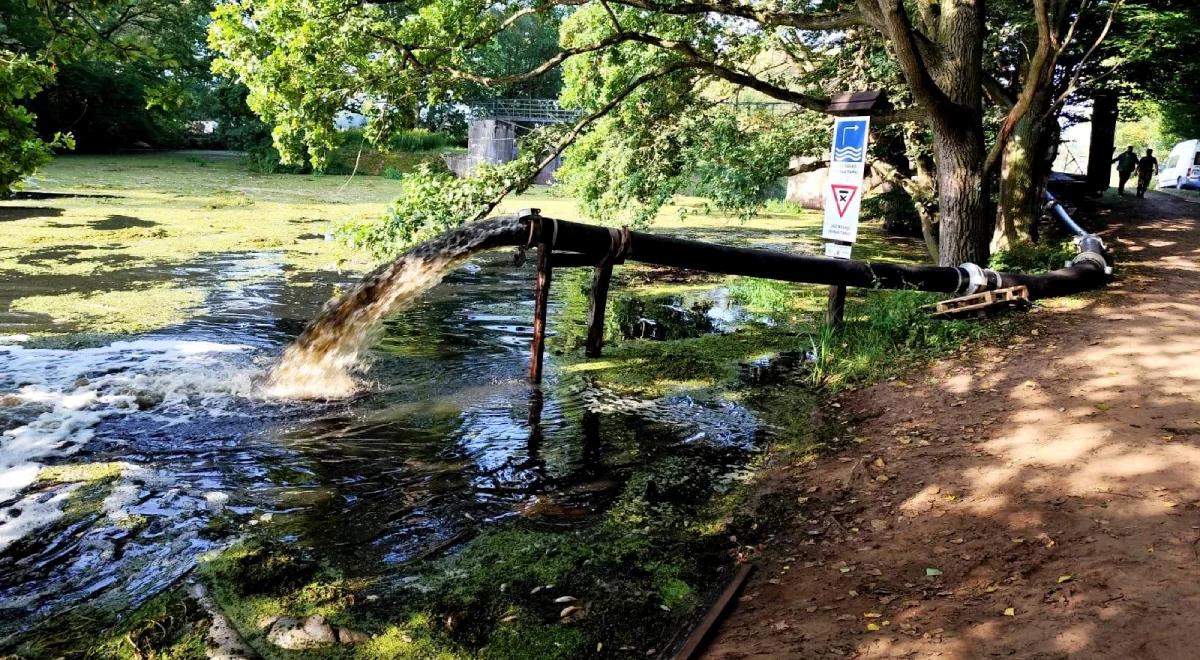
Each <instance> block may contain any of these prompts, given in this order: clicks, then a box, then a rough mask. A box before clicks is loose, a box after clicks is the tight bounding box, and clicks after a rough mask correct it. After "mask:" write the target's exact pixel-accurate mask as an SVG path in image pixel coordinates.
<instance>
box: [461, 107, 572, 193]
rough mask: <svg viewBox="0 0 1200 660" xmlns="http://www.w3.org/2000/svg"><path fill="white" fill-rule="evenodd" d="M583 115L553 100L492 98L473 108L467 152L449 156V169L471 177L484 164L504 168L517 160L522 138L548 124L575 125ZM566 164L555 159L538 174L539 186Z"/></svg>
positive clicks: (549, 179)
mask: <svg viewBox="0 0 1200 660" xmlns="http://www.w3.org/2000/svg"><path fill="white" fill-rule="evenodd" d="M580 114H581V113H579V112H578V111H576V110H565V109H563V108H562V107H560V106H559V105H558V102H557V101H555V100H553V99H492V100H489V101H485V102H483V103H480V104H479V105H476V106H473V107H472V108H471V116H470V119H469V121H468V124H467V153H466V155H463V156H446V157H444V158H445V161H446V167H448V168H450V171H452V172H454V174H455V175H457V176H460V177H463V176H468V175H470V174H471V172H474V171H475V168H477V167H479V165H480V164H482V163H490V164H493V165H500V164H503V163H508V162H511V161H513V160H514V159H516V157H517V155H518V153H519V151H520V138H521V137H522V136H524V135H525V134H527V133H529V132H530V131H533V130H535V129H537V128H538V127H540V126H545V125H548V124H559V123H565V122H574V121H576V120H577V119H578V118H579V117H580ZM561 164H562V159H561V158H558V159H555V161H554V162H553V163H550V164H549V165H547V166H546V167H545V168H543V169H542V171H540V172H538V174H537V178H536V181H537V182H538V183H549V182H551V181H552V180H553V179H554V171H555V170H557V169H558V167H559V166H560V165H561Z"/></svg>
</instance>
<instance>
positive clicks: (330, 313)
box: [267, 216, 523, 399]
mask: <svg viewBox="0 0 1200 660" xmlns="http://www.w3.org/2000/svg"><path fill="white" fill-rule="evenodd" d="M522 229H523V224H522V223H521V221H520V220H518V219H516V218H515V217H512V216H502V217H499V218H492V219H490V220H483V221H480V222H472V223H470V224H467V225H465V226H463V227H460V228H459V229H456V230H454V231H450V232H447V233H445V234H442V235H441V236H438V237H437V238H434V239H432V240H429V241H426V242H425V243H422V244H420V245H418V246H417V247H415V248H413V249H411V250H409V251H408V252H405V253H404V254H402V255H400V256H399V257H397V258H396V259H395V260H394V261H392V262H390V263H387V264H384V265H383V266H380V267H379V268H377V269H375V270H374V271H372V272H371V273H370V274H368V275H367V276H366V277H364V278H363V280H362V281H361V282H360V283H359V284H358V285H357V286H355V287H354V289H352V290H351V291H349V292H347V293H346V294H345V295H342V296H340V297H338V298H335V299H333V300H331V301H329V303H327V304H326V305H325V308H324V309H322V310H321V314H320V316H318V317H317V318H316V319H314V320H313V321H312V322H311V323H309V324H308V326H307V327H306V328H305V329H304V332H303V333H301V334H300V336H299V337H298V338H297V339H296V341H295V343H293V344H292V345H291V346H289V347H288V348H287V350H286V351H284V354H283V357H282V358H281V359H280V361H279V364H278V365H277V366H276V367H275V368H274V370H272V372H271V375H270V378H269V380H268V384H267V392H268V394H269V395H271V396H274V397H282V398H295V399H336V398H342V397H346V396H349V395H350V394H353V393H354V392H355V391H356V390H358V388H359V381H358V379H356V378H355V376H354V374H355V372H357V371H359V370H360V369H361V368H362V367H363V366H364V365H363V358H364V354H365V352H366V350H367V349H368V348H370V346H371V345H372V344H373V343H374V341H375V340H376V339H377V338H378V336H379V331H380V328H381V327H382V324H383V320H384V319H385V318H386V317H387V316H388V315H389V314H393V313H395V312H397V311H399V310H401V309H404V308H405V307H406V306H408V305H409V304H411V303H412V301H414V300H415V299H417V298H418V297H419V296H420V295H421V294H422V293H423V292H425V291H426V290H428V289H429V288H430V287H433V286H435V285H436V284H437V283H438V282H440V281H441V280H442V277H443V276H444V275H445V274H446V272H448V271H449V270H450V269H451V268H453V267H454V266H455V265H457V264H459V263H461V262H463V261H464V260H466V259H467V258H469V257H470V256H471V255H473V254H475V253H477V252H480V251H483V250H487V249H489V248H492V247H495V246H497V245H499V244H501V242H502V241H501V239H503V238H506V237H511V236H513V235H514V234H519V233H520V232H521V231H522Z"/></svg>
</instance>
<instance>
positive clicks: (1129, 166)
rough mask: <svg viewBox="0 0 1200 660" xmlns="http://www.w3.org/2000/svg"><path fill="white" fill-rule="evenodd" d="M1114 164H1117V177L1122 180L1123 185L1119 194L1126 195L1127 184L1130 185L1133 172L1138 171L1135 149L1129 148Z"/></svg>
mask: <svg viewBox="0 0 1200 660" xmlns="http://www.w3.org/2000/svg"><path fill="white" fill-rule="evenodd" d="M1113 162H1114V163H1116V164H1117V176H1118V177H1120V179H1121V184H1120V185H1119V186H1118V187H1117V194H1118V195H1124V194H1125V184H1126V183H1129V177H1131V176H1133V171H1134V170H1136V169H1137V166H1138V157H1137V154H1136V153H1134V151H1133V147H1129V148H1128V149H1126V150H1125V152H1124V153H1122V154H1121V155H1120V156H1117V157H1116V159H1114V160H1113Z"/></svg>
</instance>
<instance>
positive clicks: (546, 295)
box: [529, 243, 553, 385]
mask: <svg viewBox="0 0 1200 660" xmlns="http://www.w3.org/2000/svg"><path fill="white" fill-rule="evenodd" d="M550 251H551V248H550V246H549V245H546V244H545V243H538V260H537V287H536V288H535V289H534V293H533V341H532V342H530V345H529V353H530V355H529V381H530V382H531V383H533V384H535V385H540V384H541V382H542V361H543V360H544V359H545V353H546V308H547V306H548V305H549V303H550V276H551V273H552V271H553V268H552V267H551V265H550Z"/></svg>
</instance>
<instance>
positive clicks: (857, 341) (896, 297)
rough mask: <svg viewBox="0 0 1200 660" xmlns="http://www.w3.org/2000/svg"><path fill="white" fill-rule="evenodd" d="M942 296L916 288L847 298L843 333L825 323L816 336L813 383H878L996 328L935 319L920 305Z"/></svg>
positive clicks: (833, 387)
mask: <svg viewBox="0 0 1200 660" xmlns="http://www.w3.org/2000/svg"><path fill="white" fill-rule="evenodd" d="M938 299H939V296H938V295H936V294H930V293H922V292H918V291H872V292H868V293H867V294H866V295H865V296H864V297H863V298H862V299H861V300H850V301H848V303H847V309H846V324H845V327H844V328H843V329H842V330H841V331H840V332H839V331H837V330H834V329H833V328H831V327H830V326H828V325H826V326H822V327H821V329H820V330H819V331H818V332H817V333H815V334H814V335H813V336H812V340H811V341H812V348H813V349H814V350H815V352H816V354H817V361H816V362H815V363H814V364H813V369H812V378H813V381H814V382H816V383H818V384H821V385H823V386H825V387H827V388H829V389H831V390H839V389H843V388H846V387H850V386H853V385H857V384H860V383H865V382H871V381H877V380H880V379H882V378H885V377H887V376H889V375H893V374H897V373H900V372H901V371H902V370H903V369H906V368H909V367H911V366H912V365H913V364H914V363H917V362H919V361H921V360H926V359H929V358H931V357H936V356H939V355H944V354H946V353H947V352H949V351H953V350H956V349H958V348H959V347H960V346H962V344H963V343H964V342H966V341H967V340H970V339H975V338H978V337H981V336H983V335H984V334H985V333H986V332H988V331H991V330H992V327H991V326H985V325H983V324H980V323H976V322H971V321H957V320H939V319H934V318H932V317H930V316H929V314H928V313H927V312H926V311H924V310H922V309H921V307H922V306H923V305H927V304H931V303H933V302H935V301H937V300H938Z"/></svg>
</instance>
